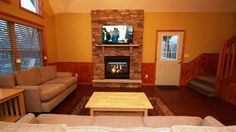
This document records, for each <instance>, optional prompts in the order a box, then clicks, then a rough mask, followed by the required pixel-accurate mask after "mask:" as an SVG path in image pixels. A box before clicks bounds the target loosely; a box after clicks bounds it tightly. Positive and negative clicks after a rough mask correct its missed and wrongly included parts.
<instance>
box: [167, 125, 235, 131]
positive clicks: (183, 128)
mask: <svg viewBox="0 0 236 132" xmlns="http://www.w3.org/2000/svg"><path fill="white" fill-rule="evenodd" d="M171 129H172V131H173V132H235V131H236V126H226V127H210V126H185V125H177V126H173V127H171Z"/></svg>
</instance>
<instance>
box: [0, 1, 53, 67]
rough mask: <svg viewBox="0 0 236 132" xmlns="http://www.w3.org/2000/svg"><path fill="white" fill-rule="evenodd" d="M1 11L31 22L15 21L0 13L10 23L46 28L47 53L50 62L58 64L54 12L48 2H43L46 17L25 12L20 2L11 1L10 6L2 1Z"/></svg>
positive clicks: (0, 2) (0, 4)
mask: <svg viewBox="0 0 236 132" xmlns="http://www.w3.org/2000/svg"><path fill="white" fill-rule="evenodd" d="M0 11H1V12H4V13H7V14H10V15H13V16H16V17H19V18H22V19H24V20H28V21H31V22H33V23H36V25H35V24H32V23H31V22H26V21H24V20H19V19H13V18H12V17H8V16H5V15H3V14H1V13H0V19H1V18H2V19H6V20H10V21H14V22H17V23H21V24H25V25H28V26H34V27H38V28H42V27H41V26H40V25H42V26H45V28H44V29H45V31H46V45H47V47H48V48H47V52H48V61H49V62H56V61H57V58H56V57H57V56H56V41H55V33H54V16H53V14H54V13H53V11H52V9H51V7H50V5H49V3H48V1H47V0H43V11H44V17H39V16H36V15H34V14H32V13H29V12H27V11H25V10H22V9H21V8H20V7H19V0H10V4H8V3H5V2H2V1H0Z"/></svg>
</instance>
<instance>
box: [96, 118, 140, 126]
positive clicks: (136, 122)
mask: <svg viewBox="0 0 236 132" xmlns="http://www.w3.org/2000/svg"><path fill="white" fill-rule="evenodd" d="M92 125H95V126H105V127H124V128H126V127H144V124H143V119H142V117H139V116H95V117H94V120H93V123H92Z"/></svg>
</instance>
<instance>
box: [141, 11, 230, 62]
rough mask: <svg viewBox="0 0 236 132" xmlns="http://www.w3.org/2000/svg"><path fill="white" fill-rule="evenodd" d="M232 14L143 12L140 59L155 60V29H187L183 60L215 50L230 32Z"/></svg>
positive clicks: (145, 60)
mask: <svg viewBox="0 0 236 132" xmlns="http://www.w3.org/2000/svg"><path fill="white" fill-rule="evenodd" d="M233 17H234V15H233V13H145V20H144V47H143V61H144V62H155V43H156V30H186V39H185V40H186V41H185V50H184V53H185V54H189V57H188V58H184V62H189V61H191V60H192V59H194V58H195V57H197V56H198V55H200V54H201V53H218V52H219V46H220V42H221V40H222V39H225V38H228V37H230V36H231V35H232V34H233V28H232V26H233V19H234V18H233Z"/></svg>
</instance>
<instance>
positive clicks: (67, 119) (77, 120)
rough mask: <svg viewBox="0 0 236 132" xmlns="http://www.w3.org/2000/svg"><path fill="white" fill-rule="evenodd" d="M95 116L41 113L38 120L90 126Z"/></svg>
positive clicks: (45, 122)
mask: <svg viewBox="0 0 236 132" xmlns="http://www.w3.org/2000/svg"><path fill="white" fill-rule="evenodd" d="M93 118H94V117H93V116H77V115H63V114H40V115H39V116H38V117H37V118H36V120H37V122H38V123H40V124H66V125H68V126H89V125H91V124H92V121H93Z"/></svg>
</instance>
